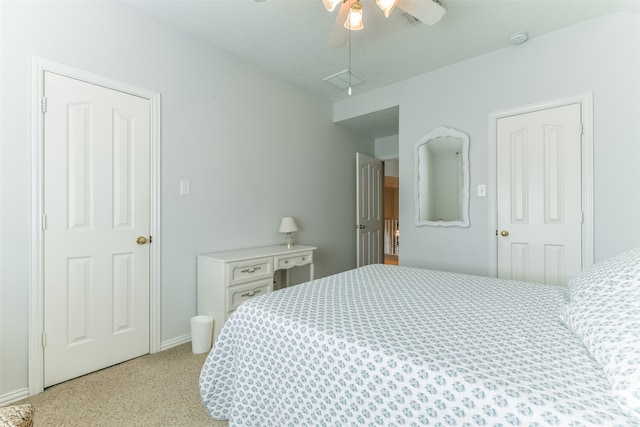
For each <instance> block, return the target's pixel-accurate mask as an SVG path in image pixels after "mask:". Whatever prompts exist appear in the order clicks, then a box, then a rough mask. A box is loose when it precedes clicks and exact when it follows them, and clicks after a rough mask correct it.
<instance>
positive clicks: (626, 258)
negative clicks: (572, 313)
mask: <svg viewBox="0 0 640 427" xmlns="http://www.w3.org/2000/svg"><path fill="white" fill-rule="evenodd" d="M639 277H640V247H637V248H634V249H631V250H629V251H626V252H623V253H621V254H618V255H616V256H614V257H611V258H608V259H606V260H604V261H601V262H598V263H596V264H593V265H591V266H589V267H587V268H585V269H584V270H582V271H581V272H580V273H579V274H578V275H576V276H575V277H573V278H572V279H571V280H570V281H569V297H570V300H571V301H572V302H573V301H577V300H579V299H581V298H583V297H585V296H586V297H587V298H590V297H592V296H593V295H594V294H597V293H598V291H599V290H601V289H602V288H606V287H607V286H615V283H617V282H618V280H627V279H628V280H632V279H634V278H635V279H638V278H639Z"/></svg>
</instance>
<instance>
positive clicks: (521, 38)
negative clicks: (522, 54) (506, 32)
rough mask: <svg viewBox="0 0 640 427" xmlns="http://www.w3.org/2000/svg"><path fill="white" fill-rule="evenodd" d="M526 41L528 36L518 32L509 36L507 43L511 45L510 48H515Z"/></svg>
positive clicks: (524, 32)
mask: <svg viewBox="0 0 640 427" xmlns="http://www.w3.org/2000/svg"><path fill="white" fill-rule="evenodd" d="M527 40H529V35H528V34H527V32H526V31H519V32H517V33H513V34H511V37H509V43H511V45H512V46H517V45H519V44H522V43H524V42H526V41H527Z"/></svg>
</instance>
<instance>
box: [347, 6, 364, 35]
mask: <svg viewBox="0 0 640 427" xmlns="http://www.w3.org/2000/svg"><path fill="white" fill-rule="evenodd" d="M344 27H345V28H347V29H349V30H351V31H358V30H361V29H363V28H364V23H363V22H362V5H361V4H360V0H356V2H355V3H353V4H352V5H351V9H349V15H348V16H347V20H346V21H344Z"/></svg>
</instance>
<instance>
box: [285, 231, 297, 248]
mask: <svg viewBox="0 0 640 427" xmlns="http://www.w3.org/2000/svg"><path fill="white" fill-rule="evenodd" d="M284 246H285V247H286V248H287V249H291V248H292V247H294V246H295V244H294V243H293V233H287V234H286V237H285V241H284Z"/></svg>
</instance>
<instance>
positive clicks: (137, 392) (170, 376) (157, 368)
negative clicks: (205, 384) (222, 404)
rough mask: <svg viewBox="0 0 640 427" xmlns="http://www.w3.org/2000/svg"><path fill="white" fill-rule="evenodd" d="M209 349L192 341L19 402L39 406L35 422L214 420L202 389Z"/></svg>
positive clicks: (98, 425)
mask: <svg viewBox="0 0 640 427" xmlns="http://www.w3.org/2000/svg"><path fill="white" fill-rule="evenodd" d="M206 356H207V355H206V354H193V353H192V352H191V343H188V344H183V345H180V346H177V347H174V348H171V349H169V350H165V351H162V352H160V353H156V354H152V355H147V356H142V357H139V358H137V359H133V360H130V361H128V362H124V363H121V364H119V365H116V366H113V367H111V368H107V369H103V370H101V371H98V372H94V373H92V374H88V375H85V376H83V377H80V378H76V379H73V380H70V381H67V382H64V383H62V384H58V385H55V386H53V387H49V388H47V389H46V390H45V391H44V392H43V393H40V394H37V395H35V396H32V397H30V398H28V399H24V400H22V401H20V402H16V403H27V402H28V403H31V404H32V405H33V406H34V407H35V424H34V425H35V426H36V427H56V426H64V427H69V426H92V427H112V426H118V427H125V426H172V427H173V426H193V427H200V426H211V427H226V426H228V423H227V422H226V421H216V420H213V419H212V418H210V417H209V415H208V414H207V412H206V410H205V409H204V406H203V405H202V402H201V401H200V392H199V390H198V377H199V375H200V369H201V368H202V365H203V364H204V360H205V358H206Z"/></svg>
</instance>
